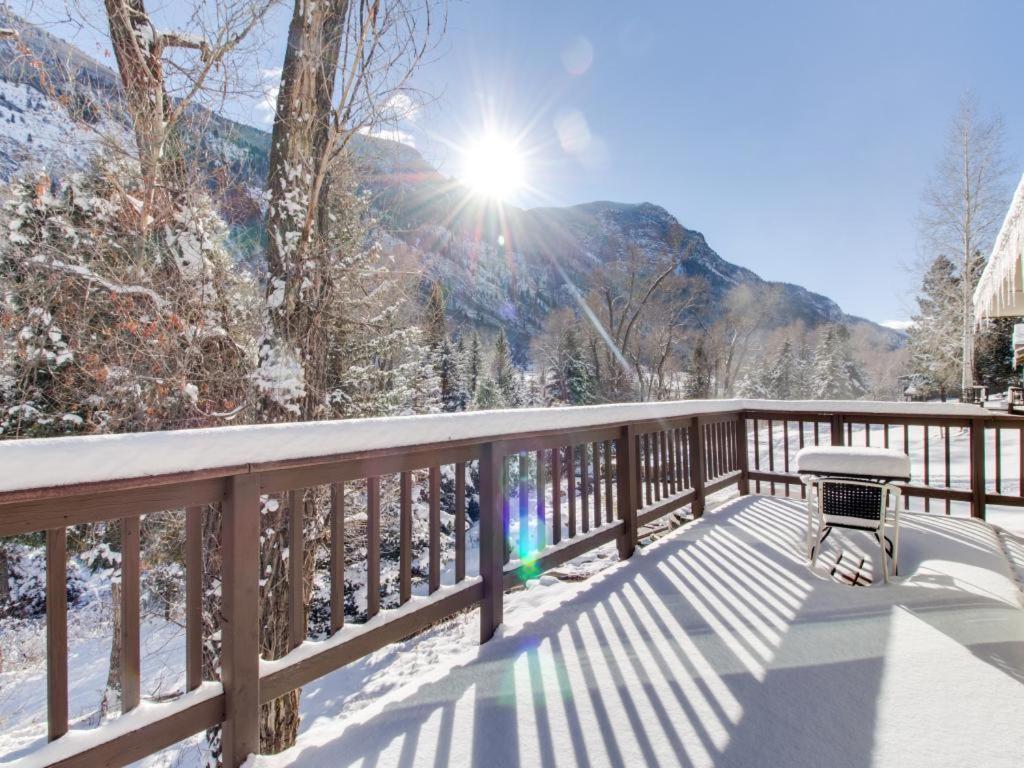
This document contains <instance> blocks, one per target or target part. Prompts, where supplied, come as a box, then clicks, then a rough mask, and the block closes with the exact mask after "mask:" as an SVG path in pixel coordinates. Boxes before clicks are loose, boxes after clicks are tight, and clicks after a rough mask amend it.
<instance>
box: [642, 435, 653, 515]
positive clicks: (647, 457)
mask: <svg viewBox="0 0 1024 768" xmlns="http://www.w3.org/2000/svg"><path fill="white" fill-rule="evenodd" d="M643 443H644V445H643V454H644V498H645V499H646V502H645V504H647V505H650V504H651V503H653V501H654V496H653V492H652V490H651V436H650V435H648V434H645V435H644V436H643Z"/></svg>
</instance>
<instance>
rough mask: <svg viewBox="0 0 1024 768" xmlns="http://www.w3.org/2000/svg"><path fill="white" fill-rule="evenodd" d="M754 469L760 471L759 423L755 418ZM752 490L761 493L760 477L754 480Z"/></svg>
mask: <svg viewBox="0 0 1024 768" xmlns="http://www.w3.org/2000/svg"><path fill="white" fill-rule="evenodd" d="M754 471H755V472H760V471H761V424H760V422H759V421H758V420H757V419H754ZM754 492H755V493H758V494H760V493H761V480H760V478H758V479H757V480H755V481H754Z"/></svg>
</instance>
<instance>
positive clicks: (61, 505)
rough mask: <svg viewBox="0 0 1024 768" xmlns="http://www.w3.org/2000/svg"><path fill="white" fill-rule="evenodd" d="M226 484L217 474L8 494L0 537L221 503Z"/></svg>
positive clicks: (1, 510) (2, 508) (1, 513)
mask: <svg viewBox="0 0 1024 768" xmlns="http://www.w3.org/2000/svg"><path fill="white" fill-rule="evenodd" d="M154 482H155V481H154ZM225 487H226V486H225V479H224V478H223V477H215V478H206V479H203V480H193V481H189V482H186V483H181V484H176V485H154V486H153V487H148V488H137V487H133V488H129V489H127V490H111V491H105V492H98V493H83V494H78V493H76V492H75V490H74V488H72V487H68V488H67V489H66V490H65V494H66V495H64V496H54V495H53V493H54V492H55V491H54V490H53V489H49V493H48V494H47V496H46V497H44V498H39V499H33V498H29V499H27V500H21V499H20V497H21V496H22V495H23V494H5V497H7V498H8V500H7V501H5V502H4V503H2V504H0V538H2V537H6V536H19V535H22V534H26V533H35V532H36V531H45V530H49V529H51V528H63V527H68V526H73V525H82V524H83V523H98V522H103V521H107V520H117V519H119V518H122V517H137V516H138V515H144V514H148V513H150V512H165V511H167V510H168V509H185V508H187V507H197V506H200V505H202V504H218V503H220V502H221V501H222V500H223V499H224V494H225ZM58 490H59V489H58ZM10 499H14V500H10Z"/></svg>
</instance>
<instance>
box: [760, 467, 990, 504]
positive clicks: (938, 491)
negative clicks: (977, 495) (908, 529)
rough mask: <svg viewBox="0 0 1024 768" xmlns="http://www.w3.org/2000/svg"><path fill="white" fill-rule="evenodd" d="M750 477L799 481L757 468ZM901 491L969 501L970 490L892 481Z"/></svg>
mask: <svg viewBox="0 0 1024 768" xmlns="http://www.w3.org/2000/svg"><path fill="white" fill-rule="evenodd" d="M750 479H751V480H755V479H760V480H761V481H763V482H768V481H769V480H774V481H776V482H785V481H786V480H789V482H791V483H796V482H799V480H800V477H799V475H795V474H791V475H786V474H783V473H782V472H764V471H758V470H751V472H750ZM893 485H895V486H897V487H898V488H900V489H901V491H902V492H903V495H905V496H916V497H918V498H922V499H923V498H931V499H950V500H951V501H971V499H972V493H971V491H967V490H963V489H959V488H937V487H931V486H924V485H915V484H913V483H893Z"/></svg>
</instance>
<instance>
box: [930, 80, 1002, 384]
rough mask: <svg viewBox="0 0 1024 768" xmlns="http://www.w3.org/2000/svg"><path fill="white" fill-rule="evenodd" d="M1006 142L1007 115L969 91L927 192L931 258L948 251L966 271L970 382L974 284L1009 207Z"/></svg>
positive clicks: (966, 376) (964, 338)
mask: <svg viewBox="0 0 1024 768" xmlns="http://www.w3.org/2000/svg"><path fill="white" fill-rule="evenodd" d="M1003 144H1004V137H1003V125H1002V121H1001V120H1000V119H999V118H998V117H994V118H985V117H983V116H982V115H981V114H980V112H979V108H978V105H977V102H976V100H975V99H974V98H973V97H972V96H971V95H970V94H968V95H965V96H964V97H963V98H962V99H961V102H960V107H959V109H958V110H957V113H956V115H954V117H953V120H952V122H951V123H950V126H949V134H948V136H947V138H946V143H945V147H944V149H943V154H942V157H941V158H940V160H939V162H938V165H937V166H936V168H935V172H934V175H933V176H932V178H931V180H930V182H929V184H928V187H927V189H926V191H925V195H924V212H923V214H922V217H921V226H922V231H923V234H924V237H925V240H926V242H927V243H928V246H929V249H930V256H931V258H929V259H928V263H929V264H930V263H931V261H932V259H934V257H935V256H946V257H947V258H948V259H950V260H951V261H952V262H953V263H954V264H955V265H956V267H957V270H958V272H959V275H960V297H959V302H958V306H957V314H958V323H957V324H958V326H959V328H958V330H959V334H960V343H961V346H962V348H963V355H962V359H961V377H960V378H961V386H962V387H964V388H967V387H970V386H972V385H973V384H974V288H975V286H976V285H977V282H978V278H979V277H980V272H981V268H982V266H983V264H984V258H985V255H986V254H988V252H989V251H990V250H991V247H992V240H993V238H994V237H995V234H996V231H997V229H998V227H999V223H1000V221H1001V220H1002V217H1003V215H1004V213H1005V211H1006V198H1007V188H1006V179H1007V171H1008V168H1007V164H1006V159H1005V155H1004V149H1003Z"/></svg>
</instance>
